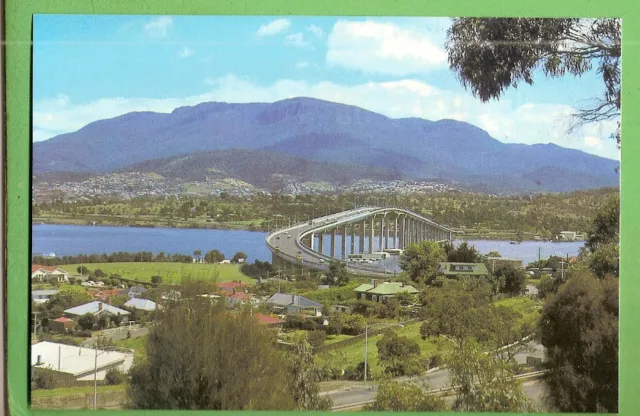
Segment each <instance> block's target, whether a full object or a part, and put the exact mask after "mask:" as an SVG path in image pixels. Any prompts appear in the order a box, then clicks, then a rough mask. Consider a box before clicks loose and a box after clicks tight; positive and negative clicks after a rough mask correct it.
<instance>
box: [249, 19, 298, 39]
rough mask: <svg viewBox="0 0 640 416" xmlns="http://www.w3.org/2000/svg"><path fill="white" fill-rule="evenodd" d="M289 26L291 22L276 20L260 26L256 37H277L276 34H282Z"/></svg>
mask: <svg viewBox="0 0 640 416" xmlns="http://www.w3.org/2000/svg"><path fill="white" fill-rule="evenodd" d="M289 26H291V22H290V21H289V20H287V19H276V20H273V21H271V22H269V23H267V24H264V25H262V26H260V28H259V29H258V31H257V32H256V35H257V36H259V37H263V36H273V35H277V34H278V33H282V32H284V31H286V30H287V29H289Z"/></svg>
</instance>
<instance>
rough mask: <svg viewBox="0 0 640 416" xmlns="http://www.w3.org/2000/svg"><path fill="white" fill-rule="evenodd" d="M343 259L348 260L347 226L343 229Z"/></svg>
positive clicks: (341, 251) (341, 254) (341, 253)
mask: <svg viewBox="0 0 640 416" xmlns="http://www.w3.org/2000/svg"><path fill="white" fill-rule="evenodd" d="M340 256H341V257H342V260H347V226H346V225H345V226H344V228H343V229H342V250H340Z"/></svg>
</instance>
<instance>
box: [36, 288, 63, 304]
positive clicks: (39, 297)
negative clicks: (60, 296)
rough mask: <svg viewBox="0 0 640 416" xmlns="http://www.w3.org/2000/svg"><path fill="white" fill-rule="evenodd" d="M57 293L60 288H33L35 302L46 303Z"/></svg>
mask: <svg viewBox="0 0 640 416" xmlns="http://www.w3.org/2000/svg"><path fill="white" fill-rule="evenodd" d="M56 293H58V290H32V291H31V300H32V301H33V302H35V303H45V302H47V301H49V299H51V297H52V296H53V295H55V294H56Z"/></svg>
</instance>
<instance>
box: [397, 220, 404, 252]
mask: <svg viewBox="0 0 640 416" xmlns="http://www.w3.org/2000/svg"><path fill="white" fill-rule="evenodd" d="M399 219H400V221H398V220H396V223H398V222H399V224H398V225H397V227H399V228H398V230H397V232H396V241H397V244H398V245H397V246H396V248H404V219H405V217H404V216H401V217H400V218H399Z"/></svg>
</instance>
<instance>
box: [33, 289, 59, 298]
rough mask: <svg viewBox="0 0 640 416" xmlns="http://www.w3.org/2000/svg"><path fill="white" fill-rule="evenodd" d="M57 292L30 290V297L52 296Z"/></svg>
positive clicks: (52, 290) (51, 290) (53, 290)
mask: <svg viewBox="0 0 640 416" xmlns="http://www.w3.org/2000/svg"><path fill="white" fill-rule="evenodd" d="M58 292H59V290H55V289H45V290H32V291H31V296H53V295H55V294H56V293H58Z"/></svg>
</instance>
